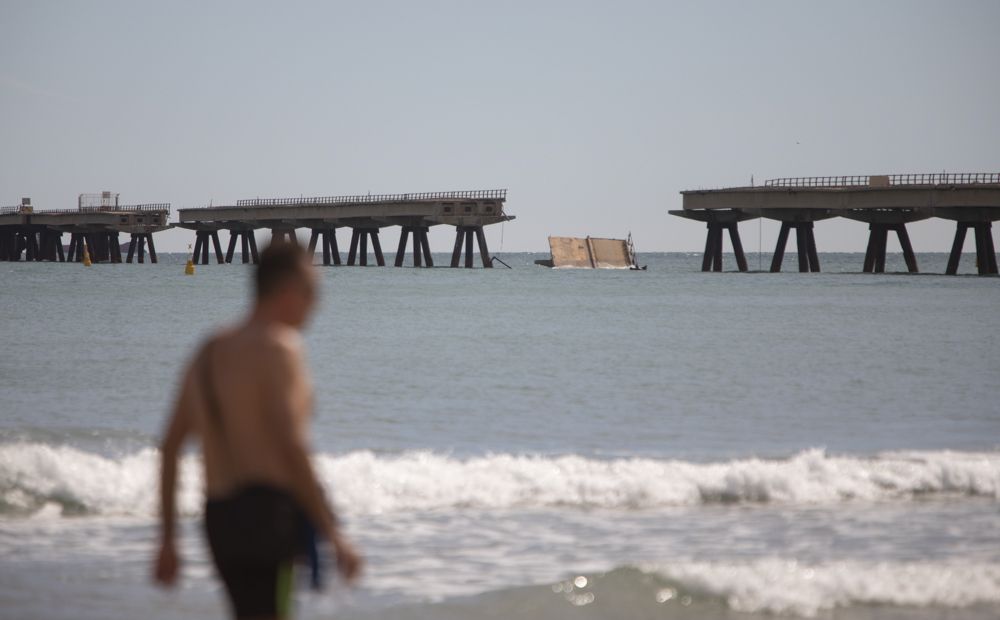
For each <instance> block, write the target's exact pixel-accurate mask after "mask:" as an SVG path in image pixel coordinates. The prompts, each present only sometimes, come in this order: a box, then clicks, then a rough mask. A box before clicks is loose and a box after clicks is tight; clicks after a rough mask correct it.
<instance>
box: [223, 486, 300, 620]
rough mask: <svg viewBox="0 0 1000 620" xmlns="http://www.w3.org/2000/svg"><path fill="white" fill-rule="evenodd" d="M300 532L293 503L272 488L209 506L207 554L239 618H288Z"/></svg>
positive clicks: (250, 488) (241, 492)
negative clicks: (209, 555) (210, 553)
mask: <svg viewBox="0 0 1000 620" xmlns="http://www.w3.org/2000/svg"><path fill="white" fill-rule="evenodd" d="M301 528H302V517H301V511H300V510H299V509H298V505H297V504H296V502H295V500H294V499H293V498H292V497H291V496H290V495H289V494H288V493H287V492H286V491H283V490H281V489H277V488H274V487H271V486H267V485H252V486H246V487H243V488H241V489H239V490H238V491H237V492H235V493H233V494H231V495H228V496H226V497H222V498H210V499H209V500H208V501H207V502H206V503H205V531H206V534H207V537H208V544H209V548H210V549H211V551H212V559H213V560H214V562H215V567H216V569H217V570H218V573H219V576H220V577H221V578H222V581H223V583H224V584H225V586H226V592H227V594H228V595H229V601H230V604H231V606H232V610H233V615H234V616H235V617H236V618H260V617H273V618H287V617H288V616H289V615H290V613H291V598H292V582H293V569H294V561H295V558H296V556H297V555H298V554H299V553H300V550H301V541H302V529H301Z"/></svg>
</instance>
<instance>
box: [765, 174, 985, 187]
mask: <svg viewBox="0 0 1000 620" xmlns="http://www.w3.org/2000/svg"><path fill="white" fill-rule="evenodd" d="M873 178H875V179H878V178H881V179H886V178H887V179H888V180H889V185H892V186H895V185H976V184H987V185H988V184H1000V173H997V172H935V173H930V174H888V175H882V176H881V177H879V175H852V176H840V177H794V178H784V179H768V180H767V181H764V187H865V186H870V185H872V179H873Z"/></svg>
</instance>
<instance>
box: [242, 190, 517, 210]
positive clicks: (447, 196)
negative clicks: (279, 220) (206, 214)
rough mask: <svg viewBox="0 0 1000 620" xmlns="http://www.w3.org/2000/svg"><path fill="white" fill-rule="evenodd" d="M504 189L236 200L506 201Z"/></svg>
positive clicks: (281, 203)
mask: <svg viewBox="0 0 1000 620" xmlns="http://www.w3.org/2000/svg"><path fill="white" fill-rule="evenodd" d="M506 199H507V190H505V189H478V190H469V191H460V192H423V193H416V194H359V195H355V196H320V197H310V198H249V199H245V200H237V201H236V206H237V207H286V206H299V205H344V204H371V203H384V202H420V201H426V200H506Z"/></svg>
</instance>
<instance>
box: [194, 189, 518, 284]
mask: <svg viewBox="0 0 1000 620" xmlns="http://www.w3.org/2000/svg"><path fill="white" fill-rule="evenodd" d="M506 200H507V190H504V189H496V190H475V191H459V192H432V193H418V194H384V195H370V194H369V195H355V196H326V197H316V198H268V199H261V198H255V199H250V200H239V201H237V202H236V204H235V205H232V206H218V207H215V206H213V207H202V208H193V209H181V210H180V211H179V220H180V222H179V223H178V224H177V225H178V226H180V227H181V228H187V229H189V230H193V231H195V246H194V252H193V259H194V262H195V263H196V264H197V263H201V264H208V262H209V244H210V243H211V244H212V246H213V248H214V250H215V258H216V262H218V263H220V264H221V263H224V262H225V263H230V262H232V260H233V255H234V253H235V251H236V246H237V244H240V243H241V244H242V255H241V259H242V261H243V262H244V263H247V262H253V263H256V262H257V245H256V240H255V238H254V231H255V230H257V229H260V228H267V229H270V231H271V236H272V239H287V240H288V241H291V242H293V243H298V242H299V241H298V238H297V236H296V234H295V231H296V229H299V228H308V229H310V230H311V236H310V238H309V246H308V247H309V253H310V255H313V254H314V253H315V251H316V246H317V244H319V245H320V247H321V248H322V252H323V264H324V265H330V264H333V265H340V264H342V259H341V255H340V250H339V248H338V246H337V237H336V232H337V229H338V228H350V229H351V243H350V246H349V248H348V254H347V260H346V263H347V265H360V266H365V265H367V264H368V257H369V241H370V242H371V250H372V253H374V259H375V263H376V264H377V265H379V266H384V265H385V264H386V263H385V256H384V254H383V252H382V244H381V241H380V238H379V234H380V232H381V230H382V229H383V228H386V227H390V226H399V227H401V229H402V231H401V234H400V238H399V246H398V248H397V249H396V256H395V261H394V263H393V264H394V265H395V266H396V267H402V266H403V263H404V262H405V261H406V254H407V244H408V243H409V240H410V238H411V237H412V239H413V241H412V252H413V266H414V267H422V266H426V267H433V266H434V260H433V258H432V256H431V251H430V243H429V241H428V233H429V231H430V229H431V228H432V227H433V226H440V225H445V226H453V227H454V228H455V246H454V250H453V252H452V256H451V266H452V267H459V266H460V265H461V264H462V254H463V248H464V254H465V267H468V268H471V267H473V266H474V252H475V249H476V247H475V245H478V249H479V256H480V259H481V261H482V265H483V267H485V268H490V267H492V266H493V265H492V261H491V259H490V254H489V248H488V247H487V244H486V235H485V233H484V228H485V227H486V226H489V225H491V224H498V223H500V222H506V221H508V220H513V219H514V216H513V215H507V214H506V213H505V212H504V203H505V202H506ZM220 230H228V231H229V247H228V249H227V251H226V253H225V256H223V253H222V245H221V244H220V242H219V231H220ZM474 244H475V245H474Z"/></svg>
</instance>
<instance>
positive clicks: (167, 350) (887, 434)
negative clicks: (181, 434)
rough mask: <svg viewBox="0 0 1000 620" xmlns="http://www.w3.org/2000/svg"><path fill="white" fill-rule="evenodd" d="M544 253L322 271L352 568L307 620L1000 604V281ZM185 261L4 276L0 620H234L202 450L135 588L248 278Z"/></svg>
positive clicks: (720, 614) (879, 614) (708, 614)
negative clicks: (181, 390)
mask: <svg viewBox="0 0 1000 620" xmlns="http://www.w3.org/2000/svg"><path fill="white" fill-rule="evenodd" d="M535 258H539V256H537V255H510V256H505V257H504V259H505V261H506V262H508V263H510V264H511V265H512V266H513V267H514V269H512V270H506V269H504V270H499V269H497V270H492V271H485V270H476V271H465V270H454V271H453V270H448V269H433V270H417V269H376V268H371V269H360V268H359V269H347V268H344V269H338V268H331V269H326V270H323V272H322V284H323V291H322V296H321V304H320V308H319V311H318V314H317V316H316V318H315V320H314V321H313V323H312V324H311V325H310V327H309V329H308V330H307V331H306V333H305V341H306V343H307V347H308V356H309V365H310V368H311V369H312V374H313V383H314V386H315V391H316V402H317V410H316V419H315V424H314V429H313V431H314V432H313V438H312V443H313V448H314V453H313V461H314V464H315V466H316V468H317V470H318V472H319V474H320V477H321V480H322V482H323V483H324V485H325V486H326V487H327V489H328V490H329V492H330V494H331V497H332V498H333V500H334V501H335V503H336V505H337V507H338V509H339V511H340V513H341V515H342V517H343V520H344V523H345V527H346V528H347V530H348V532H349V534H350V535H351V536H352V537H353V538H354V539H356V541H357V543H358V546H359V547H360V548H361V549H362V550H363V552H364V554H365V557H366V559H367V572H366V575H365V577H364V579H363V580H362V582H361V583H360V585H359V587H358V588H356V589H350V590H349V589H346V588H344V587H343V586H341V585H339V584H337V583H336V582H334V583H331V585H330V587H329V588H328V589H327V590H326V591H325V592H323V593H320V594H312V593H309V592H307V591H305V590H303V591H302V592H300V593H299V594H298V596H297V605H298V608H299V612H300V613H299V616H300V617H303V618H327V617H331V616H335V617H338V618H357V619H366V620H377V619H400V620H402V619H407V620H413V619H424V618H426V619H428V620H429V619H431V618H434V619H439V618H446V619H448V618H454V619H456V620H457V619H459V618H510V617H518V618H527V619H529V620H532V619H535V618H539V619H540V618H546V619H548V618H555V619H557V620H559V619H562V618H567V619H568V618H593V619H604V618H640V619H641V618H681V619H688V618H690V619H695V618H698V619H702V618H708V619H709V620H714V619H726V620H731V619H737V618H739V619H750V618H758V617H773V616H775V615H778V616H782V617H799V618H838V619H845V620H868V619H873V618H918V619H922V618H941V617H947V618H953V619H954V618H957V619H960V620H966V619H969V620H980V619H985V618H995V617H998V615H1000V440H998V437H1000V408H998V405H997V404H996V398H995V384H996V377H997V373H996V369H997V368H998V366H1000V337H998V335H997V332H996V330H990V329H984V328H983V326H988V325H991V324H992V322H993V321H994V317H995V308H997V307H1000V287H997V286H996V281H995V280H992V279H981V278H961V277H959V278H946V277H939V276H918V277H908V276H899V275H893V274H885V275H858V274H854V273H851V272H852V271H855V270H856V269H857V265H856V264H855V263H858V261H859V260H860V257H859V256H857V255H836V254H830V255H823V256H822V261H823V266H824V270H825V273H822V274H803V275H800V274H795V273H788V274H774V275H771V274H731V273H725V274H701V273H698V269H699V267H700V257H699V256H697V255H682V254H666V255H646V256H641V257H640V259H641V261H642V262H643V263H645V264H648V265H649V271H647V272H643V273H632V272H618V271H606V272H597V273H594V272H588V271H581V270H561V271H559V270H549V269H543V268H540V267H535V266H534V265H533V264H532V263H533V261H534V259H535ZM918 259H919V260H920V262H921V264H922V265H927V269H928V270H934V269H935V261H937V262H942V263H943V261H944V260H946V257H944V256H943V255H921V256H919V257H918ZM893 261H896V262H895V263H894V262H893ZM764 262H765V263H766V260H765V261H764ZM966 262H969V261H966ZM896 263H898V266H899V267H901V266H902V261H901V259H900V258H899V257H898V256H890V260H889V265H888V267H889V270H890V271H892V270H893V265H894V264H896ZM118 267H122V268H121V269H119V268H118ZM125 267H128V268H125ZM137 267H138V268H137ZM182 273H183V257H181V256H170V255H167V256H165V257H163V260H162V261H161V264H159V265H142V266H137V265H130V266H111V265H96V266H94V267H93V268H91V269H90V270H84V269H83V268H80V269H73V268H72V266H69V268H67V267H66V266H65V265H49V264H37V265H36V264H31V265H29V264H4V265H3V266H2V267H0V279H2V282H3V285H4V286H3V294H0V312H2V313H3V315H4V316H5V317H18V318H17V319H15V320H8V319H5V320H4V321H3V322H2V323H0V342H2V343H3V345H4V350H5V351H6V352H7V353H8V354H5V355H4V356H0V619H5V618H18V619H24V618H28V619H31V618H46V619H49V618H54V619H62V618H74V619H75V618H85V619H88V618H93V619H95V620H96V619H98V618H101V619H108V618H111V619H123V620H124V619H126V618H136V617H143V618H151V619H152V620H168V619H175V618H177V619H179V618H190V617H223V615H224V601H223V597H222V595H221V592H220V590H219V588H218V586H217V584H215V582H214V581H213V580H212V568H211V564H210V562H209V561H208V558H207V556H206V552H205V548H204V544H203V537H202V534H201V514H202V510H201V506H202V480H203V478H202V471H201V461H200V457H199V455H198V452H197V446H196V445H192V446H191V449H190V450H189V451H188V452H186V453H185V455H184V456H183V458H182V461H181V469H180V485H181V487H180V495H179V502H180V503H179V508H180V512H181V523H180V528H181V551H182V556H183V569H182V572H183V578H182V585H181V587H180V588H179V589H177V590H176V591H171V592H164V591H161V590H158V589H156V588H154V587H153V586H152V585H151V584H150V582H149V570H150V561H151V554H152V550H153V548H154V545H155V541H156V535H157V531H156V525H155V513H156V502H157V489H156V478H157V468H158V463H159V450H158V448H157V446H158V441H159V434H160V431H161V429H162V425H163V422H164V416H165V414H166V411H167V409H168V407H169V403H170V401H171V397H172V393H173V388H174V385H175V383H176V381H177V377H178V373H179V371H180V367H181V364H182V363H183V362H184V360H185V359H187V357H188V356H189V355H190V353H191V350H192V348H193V347H194V346H195V344H196V343H197V342H198V340H199V339H200V338H201V337H202V336H203V335H204V334H206V333H208V332H209V331H210V330H211V329H213V328H214V327H216V326H218V325H222V324H225V323H226V322H227V321H229V320H232V319H233V318H234V317H235V316H238V315H239V313H240V312H242V311H243V310H245V308H246V307H247V277H248V275H249V273H250V270H249V268H247V267H245V266H242V265H228V266H215V265H208V266H203V267H200V268H199V271H198V275H197V276H196V277H195V278H184V277H183V275H182ZM122 291H128V296H127V298H124V297H123V298H122V299H123V301H122V303H120V304H118V303H116V304H104V305H98V304H90V303H77V304H68V303H65V301H66V300H67V299H77V300H80V299H90V298H94V299H96V298H108V297H114V296H115V295H117V294H119V293H120V292H122ZM91 296H93V297H91ZM126 299H127V301H126Z"/></svg>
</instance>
